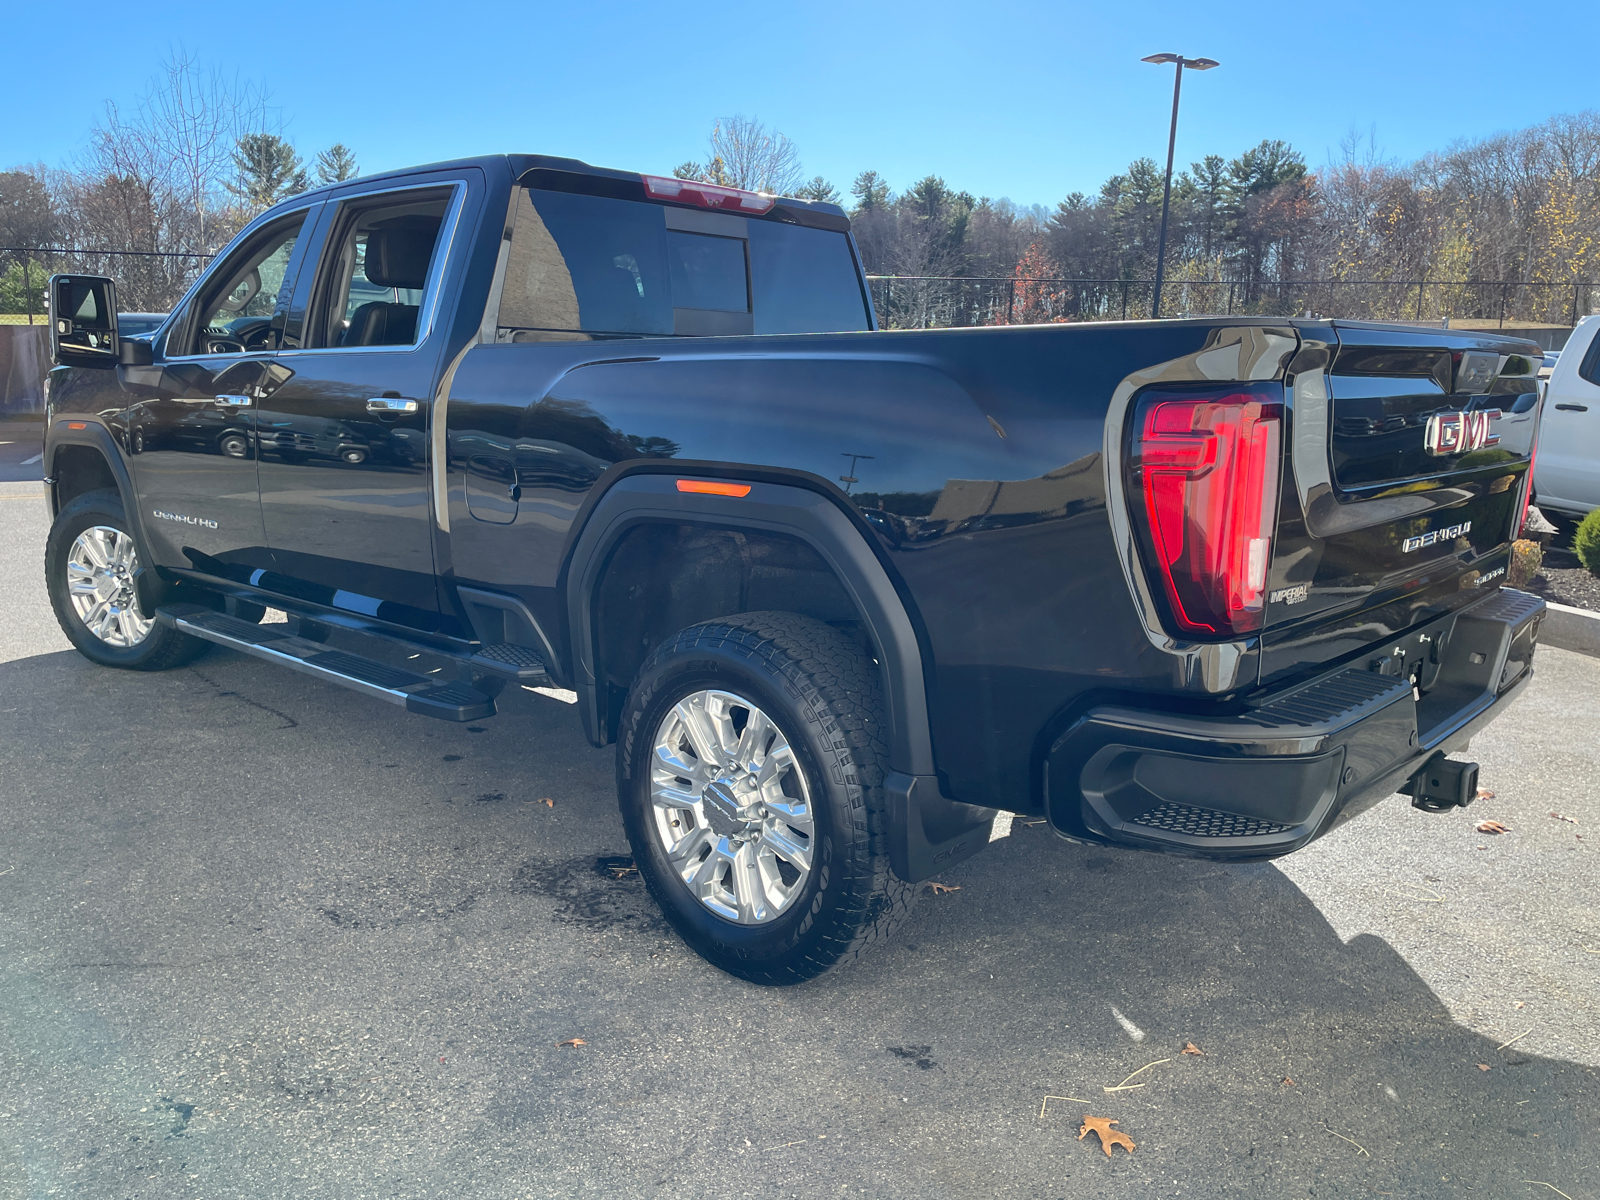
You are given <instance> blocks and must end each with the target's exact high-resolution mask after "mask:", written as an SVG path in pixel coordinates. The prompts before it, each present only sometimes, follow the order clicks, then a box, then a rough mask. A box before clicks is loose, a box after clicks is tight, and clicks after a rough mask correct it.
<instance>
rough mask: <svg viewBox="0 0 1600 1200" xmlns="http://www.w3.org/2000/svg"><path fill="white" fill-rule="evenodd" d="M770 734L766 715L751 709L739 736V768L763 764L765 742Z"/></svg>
mask: <svg viewBox="0 0 1600 1200" xmlns="http://www.w3.org/2000/svg"><path fill="white" fill-rule="evenodd" d="M772 732H773V730H772V722H771V721H769V720H768V719H767V714H766V713H764V712H762V711H761V710H760V709H759V708H752V709H751V710H750V717H749V719H748V720H747V721H745V723H744V732H743V733H742V734H740V735H739V749H738V755H739V765H740V766H745V767H748V766H749V765H750V764H751V763H759V762H763V760H764V759H765V758H766V754H767V740H768V739H769V738H770V737H771V736H772ZM779 741H780V742H781V741H782V739H781V738H780V739H779Z"/></svg>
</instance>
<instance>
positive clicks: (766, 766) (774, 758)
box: [756, 734, 795, 784]
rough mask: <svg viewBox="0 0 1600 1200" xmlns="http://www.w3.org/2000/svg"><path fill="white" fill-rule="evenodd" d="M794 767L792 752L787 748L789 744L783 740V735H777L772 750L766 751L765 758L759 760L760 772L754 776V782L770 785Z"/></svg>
mask: <svg viewBox="0 0 1600 1200" xmlns="http://www.w3.org/2000/svg"><path fill="white" fill-rule="evenodd" d="M794 765H795V762H794V751H793V750H791V749H790V748H789V743H788V742H786V741H784V740H783V735H782V734H779V735H778V738H777V740H776V741H774V742H773V743H772V749H770V750H768V751H767V756H766V757H765V758H764V759H762V760H761V771H760V773H759V774H757V775H756V782H757V783H760V784H766V783H770V782H771V781H772V780H774V779H776V778H777V777H778V776H779V775H782V774H783V773H784V772H785V771H787V770H788V769H789V768H791V767H793V766H794Z"/></svg>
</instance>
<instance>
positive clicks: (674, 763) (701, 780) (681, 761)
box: [656, 743, 712, 787]
mask: <svg viewBox="0 0 1600 1200" xmlns="http://www.w3.org/2000/svg"><path fill="white" fill-rule="evenodd" d="M656 774H657V775H658V776H663V775H664V776H665V777H667V778H682V779H687V780H689V781H690V782H692V783H696V784H699V785H700V786H702V787H704V786H705V785H706V784H707V783H709V782H710V781H711V774H712V772H711V765H710V764H709V763H707V762H706V760H705V759H703V758H696V759H695V760H694V761H693V762H690V761H689V760H688V759H686V758H684V757H683V755H681V754H679V753H678V752H677V750H676V749H674V748H673V747H672V746H671V745H668V744H665V743H662V744H658V745H657V746H656Z"/></svg>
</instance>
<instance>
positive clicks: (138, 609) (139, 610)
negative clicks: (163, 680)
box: [45, 491, 206, 671]
mask: <svg viewBox="0 0 1600 1200" xmlns="http://www.w3.org/2000/svg"><path fill="white" fill-rule="evenodd" d="M144 570H145V568H144V566H143V564H141V563H140V561H139V552H138V548H137V546H136V545H135V543H134V540H133V531H132V528H131V526H130V525H129V523H128V519H127V517H126V515H125V514H124V512H123V508H122V498H121V497H120V496H119V495H118V494H117V493H116V492H113V491H100V492H88V493H86V494H84V495H82V496H79V497H77V498H76V499H75V500H73V501H72V502H71V503H69V504H68V505H67V506H66V507H65V508H63V509H62V510H61V513H60V515H58V516H57V517H56V519H55V523H54V524H53V525H51V527H50V536H49V539H48V540H47V541H46V543H45V584H46V587H47V590H48V591H49V593H50V606H51V607H52V608H53V609H54V610H55V614H56V620H57V621H58V622H60V624H61V628H62V630H63V631H64V632H65V633H66V635H67V637H68V638H69V639H70V640H71V642H72V644H73V645H74V646H76V647H77V649H78V652H79V653H80V654H82V655H83V656H84V657H85V658H88V659H91V660H93V661H94V662H97V663H99V664H101V665H102V666H106V667H123V668H126V669H129V670H134V671H162V670H165V669H167V668H168V667H176V666H181V665H182V664H184V663H186V662H189V661H191V660H192V659H194V658H195V657H197V656H198V655H199V654H201V653H203V652H204V650H205V648H206V643H205V642H203V641H200V640H199V639H198V638H192V637H189V636H188V635H187V634H182V633H179V632H178V631H177V630H175V629H168V628H167V627H166V626H164V625H159V624H157V623H156V621H155V619H154V615H153V614H151V613H147V612H145V611H144V608H143V606H142V604H141V603H140V599H139V579H140V576H141V574H142V573H143V571H144Z"/></svg>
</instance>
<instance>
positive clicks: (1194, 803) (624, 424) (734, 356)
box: [45, 155, 1544, 983]
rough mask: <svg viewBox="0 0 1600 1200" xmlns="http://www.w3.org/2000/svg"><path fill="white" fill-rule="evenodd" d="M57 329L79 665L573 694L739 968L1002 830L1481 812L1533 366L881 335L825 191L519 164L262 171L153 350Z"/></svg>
mask: <svg viewBox="0 0 1600 1200" xmlns="http://www.w3.org/2000/svg"><path fill="white" fill-rule="evenodd" d="M52 305H53V307H52V326H51V328H52V336H53V339H54V351H55V358H56V362H57V364H58V365H57V366H56V367H55V369H54V370H53V371H52V372H51V376H50V381H49V413H48V422H49V424H48V436H47V442H46V449H45V467H46V472H47V475H48V479H49V485H50V504H51V506H52V512H53V514H54V525H53V528H52V531H51V535H50V539H49V545H48V551H47V559H46V571H47V574H48V583H49V589H50V596H51V599H52V602H53V604H54V607H55V611H56V613H57V615H58V616H59V618H60V621H61V624H62V627H63V628H64V629H65V630H66V631H67V634H68V636H69V637H70V638H71V639H72V641H73V642H74V644H75V645H76V646H77V647H78V648H79V649H80V650H81V651H82V652H83V653H84V654H85V655H86V656H87V657H89V658H90V659H92V660H94V661H95V662H97V663H103V664H105V665H107V666H114V667H126V668H132V669H140V670H155V669H160V668H165V667H172V666H176V665H178V664H181V663H183V662H186V661H187V660H189V659H190V658H191V657H193V656H194V655H195V654H196V653H198V652H199V651H200V650H202V649H203V648H204V647H205V646H206V644H207V643H219V644H221V645H224V646H227V647H230V648H232V649H234V650H237V651H240V652H242V653H245V654H250V655H254V656H256V657H258V658H261V659H264V660H266V661H268V662H273V663H278V664H281V665H283V666H287V667H291V668H293V669H296V670H299V671H303V672H306V673H309V674H312V675H315V676H319V677H321V678H322V679H325V680H328V681H330V682H333V683H337V684H341V685H343V686H346V687H350V688H353V689H355V690H357V691H360V692H364V693H366V694H367V695H369V696H372V697H375V698H378V699H382V700H388V701H390V702H392V703H395V704H398V705H403V706H404V707H405V708H406V709H407V710H409V711H410V712H413V713H420V714H424V715H428V716H433V717H439V718H443V719H445V720H455V721H466V720H482V719H483V718H485V717H488V716H491V715H493V713H494V709H495V700H494V696H495V694H496V693H497V692H498V691H499V689H500V688H501V687H503V686H504V685H505V684H507V683H512V684H521V685H524V686H530V687H541V686H542V687H555V688H562V689H567V690H570V691H573V692H576V694H577V696H578V697H579V710H580V712H581V714H582V721H583V727H584V730H585V732H586V733H587V735H588V737H589V738H590V740H591V741H592V742H593V743H594V744H595V745H597V746H601V745H606V744H608V743H610V742H613V741H614V742H615V743H616V744H617V783H618V791H619V796H620V803H621V808H622V814H623V817H624V820H625V823H626V827H627V831H628V836H629V838H630V840H631V842H632V846H633V851H634V855H635V861H636V862H637V864H638V866H639V870H640V871H641V873H642V874H643V876H644V878H645V880H646V881H647V883H648V885H649V887H650V890H651V892H652V894H653V895H654V897H655V899H656V900H657V901H658V902H659V903H660V905H661V908H662V910H663V911H664V912H665V914H666V915H667V917H668V919H669V920H670V921H671V922H672V924H673V925H674V927H675V928H676V929H677V930H678V931H679V932H680V933H681V934H682V936H683V938H684V939H685V940H686V941H687V942H688V943H689V944H690V945H691V946H693V947H694V948H695V949H696V950H697V951H698V952H699V953H701V954H702V955H704V956H705V957H706V958H707V959H709V960H710V961H711V962H713V963H715V964H716V965H717V966H719V967H721V968H723V969H724V970H727V971H730V972H733V973H735V974H737V975H740V976H743V977H744V978H746V979H750V980H755V981H758V982H763V983H788V982H793V981H796V980H800V979H804V978H807V977H809V976H812V975H815V974H817V973H818V972H820V971H823V970H826V969H828V968H829V967H831V966H833V965H835V964H837V963H839V962H840V961H842V960H844V959H846V958H848V957H850V956H852V955H853V954H855V953H856V952H858V951H859V950H860V949H862V948H863V947H864V946H866V945H867V944H868V943H870V942H872V941H874V940H875V939H878V938H880V937H882V936H883V935H884V934H885V933H886V932H887V931H888V930H889V929H890V928H891V927H892V926H893V924H894V923H895V922H896V920H897V919H898V918H899V916H900V915H901V914H902V913H903V912H904V911H905V909H906V906H907V904H908V902H909V900H910V898H911V895H912V894H913V891H914V885H915V884H916V883H917V882H918V881H920V880H923V879H926V878H928V877H929V876H930V875H931V874H933V873H934V872H935V871H937V870H939V869H941V868H942V867H945V866H947V865H949V864H951V863H954V862H957V861H959V860H961V859H962V858H964V857H966V856H967V855H970V854H972V853H974V852H976V851H977V850H979V849H981V848H982V847H983V846H984V845H985V844H986V843H987V842H988V840H989V837H990V832H991V827H992V824H993V822H994V819H995V817H996V814H997V811H998V810H1006V811H1014V812H1022V813H1029V814H1042V815H1044V816H1045V817H1047V818H1048V820H1049V822H1050V825H1051V826H1052V828H1053V829H1054V830H1055V831H1056V832H1057V833H1058V834H1060V835H1061V836H1062V837H1065V838H1070V839H1075V840H1080V841H1090V842H1099V843H1109V844H1116V845H1123V846H1134V847H1142V848H1145V849H1150V850H1159V851H1166V852H1171V853H1178V854H1189V855H1204V856H1210V857H1214V858H1238V859H1260V858H1269V857H1272V856H1274V855H1280V854H1285V853H1288V852H1289V851H1291V850H1294V849H1295V848H1297V847H1299V846H1303V845H1305V844H1306V843H1307V842H1309V841H1310V840H1311V839H1313V838H1315V837H1317V836H1318V835H1319V834H1321V833H1324V832H1326V831H1327V830H1328V829H1329V828H1331V827H1332V826H1333V825H1334V824H1336V823H1337V822H1339V821H1341V820H1343V819H1347V818H1349V817H1350V816H1351V815H1353V814H1355V813H1357V812H1360V811H1362V810H1363V809H1365V808H1366V807H1368V806H1370V805H1372V804H1374V803H1376V802H1377V801H1378V800H1380V799H1381V798H1383V797H1385V796H1389V795H1391V794H1392V793H1394V792H1395V791H1396V790H1397V789H1399V790H1404V791H1407V792H1409V794H1410V795H1411V796H1412V802H1413V803H1415V804H1417V805H1419V806H1422V807H1428V808H1433V809H1436V810H1441V811H1442V810H1445V809H1449V808H1452V807H1454V806H1457V805H1464V804H1466V803H1467V802H1468V801H1470V800H1471V798H1472V796H1473V794H1474V783H1475V778H1476V768H1475V767H1474V766H1473V765H1472V764H1469V763H1461V762H1453V761H1451V760H1449V759H1447V758H1446V754H1447V753H1448V752H1452V751H1455V750H1459V749H1461V748H1463V747H1465V745H1466V744H1467V741H1468V739H1469V738H1470V737H1471V736H1472V735H1473V733H1474V731H1475V730H1477V729H1478V728H1480V727H1482V726H1483V725H1484V723H1486V722H1487V721H1489V720H1491V719H1492V718H1493V717H1494V715H1495V713H1496V712H1497V711H1499V709H1500V708H1501V706H1503V705H1504V704H1505V703H1506V702H1507V701H1508V700H1509V699H1510V698H1511V697H1513V696H1515V695H1516V694H1517V693H1518V691H1519V690H1520V689H1521V688H1523V687H1525V686H1526V685H1527V683H1528V680H1529V679H1530V678H1531V668H1532V656H1533V649H1534V643H1535V640H1536V638H1537V632H1538V627H1539V622H1540V618H1541V614H1542V612H1543V608H1544V606H1543V603H1542V602H1541V601H1540V600H1539V599H1537V598H1536V597H1533V596H1529V595H1525V594H1522V593H1520V592H1516V591H1510V590H1506V589H1504V588H1503V587H1502V585H1503V583H1504V582H1505V571H1506V565H1507V561H1508V555H1509V544H1510V542H1511V540H1512V538H1513V537H1514V536H1515V532H1516V531H1517V530H1518V528H1519V523H1520V521H1521V520H1522V515H1523V510H1524V506H1525V504H1526V501H1527V483H1528V476H1529V468H1530V463H1531V461H1532V458H1533V452H1534V444H1535V435H1536V431H1537V427H1538V416H1539V413H1538V390H1537V386H1536V377H1535V374H1534V372H1535V366H1536V364H1537V362H1538V358H1537V354H1536V352H1535V349H1534V347H1532V346H1531V345H1530V344H1529V343H1525V342H1521V341H1513V340H1508V339H1505V338H1500V337H1495V336H1492V335H1483V334H1466V333H1459V332H1451V331H1440V330H1425V329H1412V328H1402V327H1394V326H1378V325H1371V324H1367V325H1363V324H1356V323H1345V322H1341V321H1321V320H1290V319H1269V318H1261V317H1229V318H1220V317H1219V318H1213V319H1198V320H1183V321H1159V322H1144V321H1136V322H1125V323H1110V324H1080V325H1051V326H1041V327H1020V328H987V329H960V330H938V331H917V332H895V333H884V332H878V331H876V327H875V326H876V322H875V319H874V316H873V311H872V306H871V302H870V298H869V294H868V292H867V289H866V287H865V286H864V279H863V277H862V274H861V268H860V263H859V260H858V257H857V255H856V252H855V248H854V244H853V242H852V239H851V237H850V233H849V223H848V221H847V219H846V217H845V215H844V213H843V212H842V211H841V210H840V209H839V208H837V207H835V206H833V205H830V204H823V203H810V202H806V201H800V200H789V199H784V198H775V197H771V196H764V195H756V194H752V193H747V192H738V191H733V190H729V189H720V188H715V187H710V186H707V185H701V184H696V183H689V182H685V181H683V180H677V179H664V178H658V177H653V176H647V175H646V176H641V175H637V174H626V173H623V172H620V171H613V170H603V169H599V168H595V167H590V166H588V165H586V164H584V163H581V162H577V161H574V160H570V159H557V158H543V157H537V156H522V155H510V156H503V157H490V158H480V159H473V160H470V161H463V162H454V163H446V164H442V165H438V166H429V167H420V168H417V169H415V170H409V171H399V172H394V173H390V174H385V175H378V176H373V177H370V178H364V179H358V180H354V181H351V182H348V183H342V184H336V185H333V186H331V187H327V188H323V189H320V190H318V191H314V192H309V193H306V194H304V195H300V196H296V197H294V198H293V199H291V200H288V201H285V202H284V203H282V204H280V205H278V206H277V207H275V208H273V209H271V210H270V211H268V212H267V213H265V214H263V215H262V216H261V217H260V218H259V219H257V220H256V221H254V222H253V223H251V225H250V226H249V227H248V228H246V229H245V230H244V231H243V232H242V233H240V234H239V236H238V237H237V238H235V239H234V241H233V242H232V243H231V244H230V245H229V246H228V247H227V248H226V249H225V251H224V252H223V253H222V254H221V255H219V256H218V258H217V259H216V261H215V262H214V264H213V265H212V266H211V267H210V269H209V270H208V271H207V272H206V273H205V275H204V276H203V277H202V278H201V279H200V280H199V282H198V283H196V284H195V285H194V287H193V288H192V289H191V290H190V292H189V294H188V296H187V297H186V298H185V299H184V301H183V302H182V303H180V304H179V305H177V307H176V308H175V310H174V312H173V313H172V315H171V316H170V317H169V318H168V319H167V320H166V321H165V322H164V323H163V324H162V326H161V327H160V328H159V329H158V330H156V331H155V332H154V333H152V334H150V335H149V336H146V337H141V338H137V339H135V338H119V337H118V336H117V331H116V323H115V314H116V301H115V290H114V287H113V285H112V284H111V281H109V280H105V279H101V278H98V277H84V276H58V277H56V278H55V279H54V280H53V281H52ZM841 484H842V485H843V486H841ZM267 607H272V608H275V609H280V610H283V611H285V612H287V613H288V614H289V615H290V621H289V624H288V625H287V626H286V625H284V624H282V623H277V624H262V623H261V618H262V616H263V612H264V609H265V608H267ZM334 631H338V634H339V637H338V640H337V645H338V646H339V647H340V648H333V647H332V646H330V644H329V642H328V639H329V637H330V634H331V633H332V632H334ZM418 653H426V654H428V655H432V656H434V657H435V658H438V659H440V660H442V661H444V662H446V663H448V664H450V666H451V671H450V672H447V673H443V674H428V675H423V674H419V673H417V672H415V671H413V670H410V669H406V668H405V667H404V666H402V665H399V664H401V663H403V662H404V661H405V658H406V656H407V655H414V654H418Z"/></svg>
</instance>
